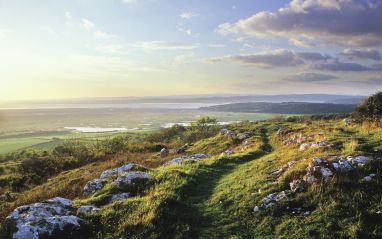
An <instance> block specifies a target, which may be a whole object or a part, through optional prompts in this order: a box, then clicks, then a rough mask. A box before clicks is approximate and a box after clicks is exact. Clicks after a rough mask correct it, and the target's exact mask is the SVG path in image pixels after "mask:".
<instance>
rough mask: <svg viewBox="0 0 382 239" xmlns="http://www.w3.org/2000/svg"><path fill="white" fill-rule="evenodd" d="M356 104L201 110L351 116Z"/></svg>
mask: <svg viewBox="0 0 382 239" xmlns="http://www.w3.org/2000/svg"><path fill="white" fill-rule="evenodd" d="M356 107H357V105H356V104H333V103H309V102H282V103H270V102H256V103H234V104H224V105H215V106H209V107H201V108H200V109H201V110H208V111H218V112H245V113H272V114H333V113H344V114H349V113H351V112H353V111H354V109H355V108H356Z"/></svg>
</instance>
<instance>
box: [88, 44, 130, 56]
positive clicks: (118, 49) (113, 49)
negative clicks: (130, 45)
mask: <svg viewBox="0 0 382 239" xmlns="http://www.w3.org/2000/svg"><path fill="white" fill-rule="evenodd" d="M123 49H124V46H123V45H115V44H109V45H99V46H97V47H96V48H95V50H96V51H97V52H100V53H106V54H117V53H118V54H121V53H122V50H123Z"/></svg>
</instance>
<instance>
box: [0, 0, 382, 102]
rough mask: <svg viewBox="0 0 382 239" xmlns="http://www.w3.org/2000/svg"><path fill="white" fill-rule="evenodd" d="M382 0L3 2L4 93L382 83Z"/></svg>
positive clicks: (373, 87)
mask: <svg viewBox="0 0 382 239" xmlns="http://www.w3.org/2000/svg"><path fill="white" fill-rule="evenodd" d="M381 46H382V1H379V0H315V1H313V0H305V1H303V0H292V1H286V0H272V1H263V0H253V1H248V0H236V1H233V0H219V1H216V0H188V1H186V0H65V1H64V0H60V1H58V0H33V1H31V0H0V100H1V101H12V100H37V99H65V98H79V97H123V96H162V95H163V96H164V95H194V94H289V93H304V94H307V93H335V94H353V95H356V94H362V95H365V94H371V93H374V92H376V91H378V90H382V60H381V50H382V48H381Z"/></svg>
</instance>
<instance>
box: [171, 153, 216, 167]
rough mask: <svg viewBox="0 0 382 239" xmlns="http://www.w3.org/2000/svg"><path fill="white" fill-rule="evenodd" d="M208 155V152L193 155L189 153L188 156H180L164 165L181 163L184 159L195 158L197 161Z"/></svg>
mask: <svg viewBox="0 0 382 239" xmlns="http://www.w3.org/2000/svg"><path fill="white" fill-rule="evenodd" d="M208 157H209V156H208V155H206V154H192V155H188V156H182V157H179V158H174V159H173V160H171V161H168V162H167V163H165V164H164V165H174V164H180V163H182V162H183V161H186V160H195V161H198V160H201V159H206V158H208Z"/></svg>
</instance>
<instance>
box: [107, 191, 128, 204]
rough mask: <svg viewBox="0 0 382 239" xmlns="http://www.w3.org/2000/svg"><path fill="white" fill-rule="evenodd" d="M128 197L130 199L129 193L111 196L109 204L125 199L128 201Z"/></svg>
mask: <svg viewBox="0 0 382 239" xmlns="http://www.w3.org/2000/svg"><path fill="white" fill-rule="evenodd" d="M129 197H130V193H117V194H113V196H111V199H110V203H112V202H116V201H121V200H125V199H128V198H129Z"/></svg>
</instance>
